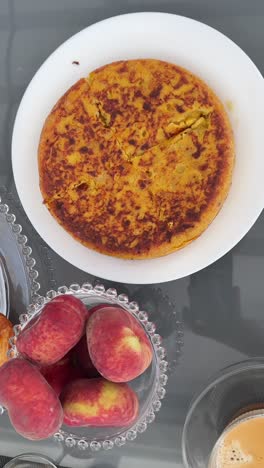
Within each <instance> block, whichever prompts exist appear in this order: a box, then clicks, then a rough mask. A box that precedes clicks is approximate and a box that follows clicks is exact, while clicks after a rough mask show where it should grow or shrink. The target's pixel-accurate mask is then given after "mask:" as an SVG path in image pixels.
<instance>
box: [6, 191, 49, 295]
mask: <svg viewBox="0 0 264 468" xmlns="http://www.w3.org/2000/svg"><path fill="white" fill-rule="evenodd" d="M1 214H2V215H4V216H5V218H6V222H7V224H8V225H9V226H10V228H11V230H12V233H13V235H14V239H15V241H16V242H17V244H18V245H19V247H20V252H21V256H22V257H23V259H24V261H25V265H26V268H27V271H28V277H29V283H30V297H31V300H32V301H33V302H35V301H36V300H37V298H38V297H39V294H38V291H39V289H40V284H39V282H38V281H37V278H38V276H39V273H38V271H37V270H36V269H35V265H36V260H35V259H34V258H33V257H32V248H31V247H30V246H29V245H28V238H27V236H25V235H24V234H23V232H22V231H23V228H22V226H21V224H18V223H16V216H15V215H14V214H13V213H10V208H9V206H8V205H7V204H6V203H2V197H1V195H0V215H1Z"/></svg>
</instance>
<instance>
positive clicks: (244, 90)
mask: <svg viewBox="0 0 264 468" xmlns="http://www.w3.org/2000/svg"><path fill="white" fill-rule="evenodd" d="M36 47H37V46H36ZM143 57H145V58H157V59H163V60H167V61H170V62H174V63H176V64H179V65H182V66H183V67H186V68H187V69H188V70H191V71H192V72H194V73H196V74H197V75H198V76H200V77H201V78H203V79H204V80H205V81H206V82H207V83H208V84H209V86H211V87H212V88H213V89H214V90H215V92H216V93H217V94H218V96H219V97H220V99H221V100H222V101H223V103H225V104H226V106H227V109H228V108H229V114H230V118H231V121H232V125H233V128H234V133H235V140H236V165H235V170H234V176H233V184H232V187H231V190H230V193H229V195H228V198H227V200H226V202H225V204H224V206H223V208H222V210H221V211H220V213H219V214H218V216H217V217H216V219H215V220H214V222H213V223H212V224H211V226H209V228H208V229H207V230H206V231H205V232H204V234H203V235H202V236H201V237H200V238H199V239H197V240H196V241H194V242H192V243H191V244H190V245H189V246H187V247H185V248H184V249H182V250H180V251H178V252H176V253H174V254H171V255H169V256H167V257H162V258H158V259H153V260H137V261H130V260H120V259H117V258H114V257H108V256H105V255H102V254H99V253H97V252H94V251H92V250H90V249H88V248H86V247H84V246H82V245H81V244H79V243H78V242H77V241H75V240H74V239H73V238H72V237H71V236H70V235H69V234H67V233H66V232H65V231H64V229H63V228H62V227H60V226H59V224H58V223H57V222H56V221H55V220H54V219H53V218H52V216H51V215H50V214H49V212H48V210H47V209H46V207H45V206H44V205H43V204H42V197H41V193H40V190H39V181H38V167H37V149H38V142H39V137H40V132H41V129H42V126H43V123H44V120H45V118H46V117H47V115H48V114H49V112H50V110H51V108H52V107H53V105H54V104H55V103H56V101H57V100H58V98H59V97H60V96H61V95H62V94H63V93H64V92H65V91H66V90H67V89H68V88H69V87H70V86H71V85H72V84H73V83H74V82H76V81H77V80H78V79H79V78H81V77H83V76H86V75H87V74H88V73H89V72H90V71H92V70H93V69H95V68H97V67H99V66H101V65H103V64H106V63H109V62H112V61H114V60H120V59H132V58H143ZM73 61H78V62H79V63H80V65H76V64H73V63H72V62H73ZM263 101H264V81H263V78H262V76H261V74H260V72H259V71H258V70H257V68H256V67H255V65H254V64H253V62H252V61H251V60H250V59H249V58H248V56H247V55H246V54H245V53H244V52H243V51H242V50H241V49H240V48H239V47H238V46H237V45H235V44H234V43H233V42H232V41H231V40H230V39H228V38H227V37H225V36H224V35H222V34H221V33H219V32H218V31H216V30H214V29H212V28H210V27H208V26H206V25H204V24H202V23H199V22H197V21H194V20H191V19H188V18H184V17H181V16H175V15H170V14H166V13H165V14H164V13H135V14H128V15H123V16H117V17H114V18H110V19H107V20H105V21H102V22H100V23H97V24H94V25H92V26H90V27H88V28H86V29H84V30H83V31H81V32H79V33H78V34H76V35H75V36H73V37H72V38H70V39H69V40H68V41H67V42H65V43H64V44H63V45H61V46H60V47H59V48H58V49H57V50H56V51H55V52H54V53H53V54H52V55H51V56H50V57H49V58H48V59H47V60H46V62H45V63H44V64H43V65H42V66H41V68H40V69H39V70H38V72H37V73H36V75H35V76H34V78H33V79H32V81H31V83H30V84H29V86H28V88H27V90H26V92H25V94H24V97H23V99H22V101H21V104H20V107H19V110H18V113H17V117H16V121H15V126H14V132H13V141H12V159H13V171H14V177H15V182H16V186H17V190H18V193H19V196H20V198H21V201H22V204H23V206H24V208H25V211H26V213H27V215H28V217H29V218H30V220H31V222H32V224H33V225H34V227H35V228H36V230H37V231H38V232H39V234H40V235H41V236H42V237H43V239H45V241H46V242H47V243H48V244H49V245H50V247H52V248H53V249H54V250H55V251H56V252H57V253H58V254H59V255H61V256H62V257H63V258H64V259H66V260H67V261H68V262H70V263H72V264H73V265H75V266H76V267H78V268H81V269H82V270H84V271H87V272H89V273H92V274H94V275H96V276H100V277H103V278H107V279H110V280H114V281H120V282H125V283H154V282H163V281H168V280H172V279H177V278H181V277H183V276H186V275H189V274H191V273H194V272H196V271H198V270H200V269H202V268H204V267H206V266H207V265H209V264H211V263H212V262H214V261H215V260H217V259H218V258H220V257H221V256H222V255H224V254H225V253H226V252H228V251H229V250H230V249H231V248H232V247H233V246H234V245H235V244H237V242H238V241H239V240H240V239H241V238H242V237H243V236H244V235H245V234H246V233H247V231H248V230H249V229H250V228H251V226H252V225H253V223H254V222H255V221H256V219H257V217H258V216H259V214H260V212H261V210H262V209H263V206H264V196H263V193H264V191H263V174H264V157H263V122H264V106H263V105H261V103H262V102H263ZM230 109H231V110H230Z"/></svg>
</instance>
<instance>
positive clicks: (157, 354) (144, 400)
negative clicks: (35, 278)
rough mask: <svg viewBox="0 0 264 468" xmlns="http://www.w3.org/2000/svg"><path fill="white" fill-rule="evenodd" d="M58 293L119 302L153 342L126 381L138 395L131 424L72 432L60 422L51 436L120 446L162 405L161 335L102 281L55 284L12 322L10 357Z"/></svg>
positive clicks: (91, 301) (88, 445) (88, 301)
mask: <svg viewBox="0 0 264 468" xmlns="http://www.w3.org/2000/svg"><path fill="white" fill-rule="evenodd" d="M60 294H72V295H74V296H76V297H78V298H79V299H81V300H82V301H83V302H84V304H85V305H86V306H87V307H88V308H89V307H92V306H94V305H95V304H99V303H109V304H118V305H119V306H121V307H123V308H124V309H125V310H127V311H128V312H129V313H130V314H131V315H133V316H134V317H135V318H136V320H137V321H138V322H139V323H140V324H141V326H142V327H143V328H144V329H145V331H146V333H147V335H148V337H149V340H150V342H151V344H152V349H153V360H152V364H151V365H150V367H149V368H148V369H147V371H146V372H144V374H142V375H141V376H139V377H138V378H137V379H135V380H133V381H132V382H130V383H129V385H130V386H131V387H132V388H133V389H134V391H135V392H136V393H137V395H138V399H139V407H140V410H139V416H138V419H137V421H136V423H134V424H133V425H132V426H131V427H120V428H111V427H108V428H92V427H89V428H74V432H71V431H70V430H69V427H67V426H62V428H61V430H60V431H59V432H57V433H56V434H54V438H55V439H56V440H57V441H58V442H62V443H65V445H66V446H68V447H75V446H77V447H78V448H79V449H80V450H86V449H90V450H92V451H98V450H100V449H104V450H108V449H111V448H113V447H114V446H118V447H120V446H122V445H124V444H125V443H126V441H127V440H129V441H131V440H134V439H135V438H136V437H137V435H138V433H141V432H144V431H145V430H146V429H147V426H148V424H150V423H152V422H153V421H154V419H155V413H156V412H157V411H159V409H160V407H161V400H162V399H163V398H164V396H165V393H166V390H165V386H166V383H167V379H168V377H167V374H166V372H167V368H168V363H167V361H166V360H165V354H166V353H165V349H164V348H163V347H162V346H161V341H162V340H161V337H160V335H158V334H157V333H156V327H155V325H154V323H152V322H150V321H149V320H148V315H147V313H146V312H145V311H142V310H140V308H139V306H138V304H137V303H136V302H129V299H128V297H127V296H126V295H125V294H118V293H117V291H116V290H115V289H107V290H105V288H104V286H103V285H96V286H94V287H93V286H92V285H91V284H90V283H85V284H83V285H82V286H80V285H78V284H72V285H71V286H70V287H69V288H67V287H66V286H62V287H60V288H58V291H54V290H52V291H49V292H48V293H47V294H46V296H45V297H39V298H38V299H37V302H36V303H35V304H32V305H30V306H29V307H28V311H27V313H26V314H22V315H21V316H20V317H19V320H20V324H19V325H15V327H14V331H15V337H14V338H11V345H12V348H11V350H10V351H9V353H10V357H12V358H13V357H16V356H18V352H17V349H16V345H15V343H16V336H17V335H18V334H19V333H20V332H21V330H23V328H24V327H25V326H26V325H27V323H28V322H29V321H30V320H31V319H32V318H33V317H35V316H36V315H37V314H39V313H41V310H42V308H43V306H44V305H45V304H46V303H47V302H49V301H50V300H51V299H52V298H54V297H56V296H58V295H60ZM0 410H1V408H0ZM3 410H4V409H2V411H3Z"/></svg>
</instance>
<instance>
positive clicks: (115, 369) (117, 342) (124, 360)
mask: <svg viewBox="0 0 264 468" xmlns="http://www.w3.org/2000/svg"><path fill="white" fill-rule="evenodd" d="M105 312H106V309H99V310H97V311H95V312H94V313H93V314H92V316H91V317H90V319H89V320H88V322H87V327H86V334H87V344H88V350H89V353H90V356H91V359H92V362H93V364H94V366H95V367H96V369H97V370H98V371H99V372H100V374H101V375H102V376H103V377H104V378H105V379H107V380H111V381H112V382H129V381H130V380H132V379H135V378H136V377H138V376H139V375H140V374H142V373H143V372H144V371H145V370H146V369H147V368H148V366H149V365H150V363H151V361H152V355H153V353H152V346H151V343H150V341H149V339H148V337H147V335H146V333H145V331H144V330H143V328H142V326H141V325H140V324H139V323H138V322H137V321H136V319H135V318H134V317H133V316H132V315H130V314H129V313H128V312H127V311H125V310H124V309H121V308H116V307H112V308H107V313H105Z"/></svg>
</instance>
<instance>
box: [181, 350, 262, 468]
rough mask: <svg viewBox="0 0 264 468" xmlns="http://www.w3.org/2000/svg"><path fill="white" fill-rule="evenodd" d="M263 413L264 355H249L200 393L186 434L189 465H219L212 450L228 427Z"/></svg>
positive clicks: (203, 467) (185, 453)
mask: <svg viewBox="0 0 264 468" xmlns="http://www.w3.org/2000/svg"><path fill="white" fill-rule="evenodd" d="M251 410H255V411H252V412H251ZM249 411H250V413H251V414H250V415H249ZM246 413H247V414H246ZM252 413H254V414H252ZM263 414H264V359H263V358H259V359H253V360H251V359H249V360H246V361H243V362H240V363H238V364H235V365H232V366H229V367H227V368H225V369H223V370H222V371H221V372H220V373H219V374H218V375H217V376H216V377H215V378H214V379H213V380H211V381H210V383H209V384H208V385H207V386H206V387H205V388H204V389H203V390H202V392H201V393H200V394H199V395H198V396H196V398H195V399H194V400H193V402H192V404H191V406H190V409H189V411H188V414H187V418H186V421H185V424H184V429H183V436H182V452H183V460H184V465H185V467H186V468H187V467H188V468H209V467H210V468H215V465H214V464H213V462H214V456H215V455H214V453H213V454H212V452H213V449H214V447H215V445H216V443H217V441H218V440H219V438H220V437H221V436H224V434H225V431H228V430H230V428H231V427H233V424H237V423H238V422H241V418H243V417H257V416H258V417H262V416H263ZM216 447H217V446H216ZM215 453H216V452H215ZM210 457H211V458H210ZM209 460H210V465H209Z"/></svg>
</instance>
